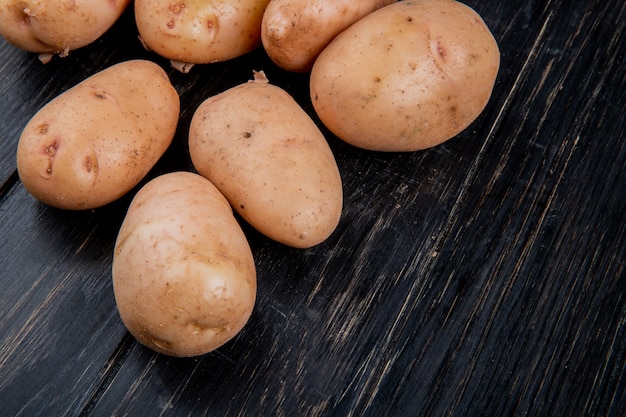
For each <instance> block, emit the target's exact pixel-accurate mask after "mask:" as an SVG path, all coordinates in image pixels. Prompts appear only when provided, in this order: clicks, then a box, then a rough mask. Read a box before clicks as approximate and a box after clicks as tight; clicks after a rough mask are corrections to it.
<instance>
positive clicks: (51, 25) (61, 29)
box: [0, 0, 130, 56]
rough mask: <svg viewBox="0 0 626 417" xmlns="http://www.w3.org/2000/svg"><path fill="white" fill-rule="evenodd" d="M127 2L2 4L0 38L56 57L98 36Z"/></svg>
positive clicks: (10, 0) (27, 0)
mask: <svg viewBox="0 0 626 417" xmlns="http://www.w3.org/2000/svg"><path fill="white" fill-rule="evenodd" d="M129 3H130V0H89V1H87V0H3V1H2V5H0V35H2V36H3V37H4V38H5V39H6V40H7V41H8V42H9V43H11V44H13V45H15V46H18V47H20V48H22V49H25V50H27V51H31V52H38V53H49V54H59V55H61V56H65V55H67V54H68V52H69V51H71V50H74V49H77V48H80V47H83V46H86V45H88V44H90V43H92V42H93V41H95V40H96V39H98V38H99V37H100V36H102V35H103V34H104V33H105V32H106V31H107V30H109V28H110V27H111V26H113V24H114V23H115V22H116V21H117V19H118V18H119V17H120V15H121V14H122V12H123V11H124V10H125V9H126V6H128V4H129Z"/></svg>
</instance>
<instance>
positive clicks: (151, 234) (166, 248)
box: [112, 172, 257, 356]
mask: <svg viewBox="0 0 626 417" xmlns="http://www.w3.org/2000/svg"><path fill="white" fill-rule="evenodd" d="M112 275H113V291H114V295H115V301H116V303H117V307H118V311H119V313H120V317H121V319H122V321H123V322H124V324H125V326H126V327H127V328H128V330H129V331H130V333H131V334H132V335H133V336H134V337H135V338H136V339H137V340H138V341H139V342H140V343H142V344H144V345H145V346H147V347H149V348H151V349H153V350H155V351H157V352H160V353H163V354H166V355H171V356H198V355H202V354H205V353H207V352H210V351H212V350H214V349H217V348H218V347H220V346H222V345H223V344H224V343H226V342H227V341H229V340H230V339H232V338H233V337H234V336H235V335H236V334H237V333H238V332H239V331H240V330H241V329H242V328H243V327H244V325H245V324H246V322H247V321H248V319H249V317H250V315H251V314H252V310H253V308H254V304H255V298H256V288H257V287H256V270H255V265H254V259H253V257H252V253H251V250H250V246H249V244H248V241H247V240H246V237H245V235H244V233H243V231H242V230H241V228H240V226H239V224H238V223H237V220H236V219H235V217H234V216H233V212H232V209H231V207H230V205H229V204H228V201H227V200H226V199H225V198H224V196H223V195H222V194H221V193H220V192H219V191H218V190H217V188H215V186H214V185H213V184H211V183H210V182H209V181H208V180H207V179H205V178H203V177H201V176H200V175H198V174H194V173H191V172H172V173H168V174H164V175H161V176H159V177H156V178H155V179H153V180H151V181H150V182H148V183H147V184H146V185H144V186H143V187H142V188H141V189H140V190H139V191H138V192H137V194H136V195H135V198H134V199H133V201H132V203H131V205H130V206H129V208H128V213H127V214H126V217H125V219H124V222H123V223H122V226H121V228H120V231H119V234H118V237H117V241H116V243H115V252H114V256H113V266H112Z"/></svg>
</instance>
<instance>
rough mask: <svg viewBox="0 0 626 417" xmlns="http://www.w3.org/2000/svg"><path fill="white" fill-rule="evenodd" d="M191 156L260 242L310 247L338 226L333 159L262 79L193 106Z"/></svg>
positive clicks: (292, 104) (307, 123)
mask: <svg viewBox="0 0 626 417" xmlns="http://www.w3.org/2000/svg"><path fill="white" fill-rule="evenodd" d="M189 152H190V154H191V160H192V163H193V165H194V167H195V168H196V169H197V170H198V172H199V173H200V174H202V175H203V176H205V177H206V178H208V179H209V180H211V182H213V183H214V184H215V185H216V186H217V188H219V189H220V191H222V193H223V194H224V195H225V196H226V198H227V199H228V200H229V201H230V203H231V205H232V206H233V208H234V209H235V210H236V211H237V212H238V213H239V214H240V215H241V216H242V217H243V218H244V219H245V220H246V221H247V222H248V223H250V224H251V225H252V226H253V227H254V228H256V229H257V230H258V231H260V232H261V233H263V234H264V235H266V236H268V237H270V238H272V239H274V240H276V241H278V242H281V243H283V244H286V245H289V246H292V247H297V248H307V247H311V246H314V245H317V244H318V243H321V242H322V241H324V240H325V239H326V238H328V237H329V236H330V234H331V233H332V232H333V231H334V230H335V228H336V227H337V224H338V222H339V218H340V216H341V210H342V203H343V190H342V184H341V177H340V175H339V169H338V168H337V163H336V161H335V157H334V155H333V153H332V151H331V149H330V147H329V146H328V143H327V142H326V139H325V138H324V136H323V135H322V133H321V132H320V130H319V129H318V127H317V125H315V123H314V122H313V120H311V118H310V117H309V116H308V114H306V112H305V111H304V110H303V109H302V108H301V107H300V106H299V105H298V103H297V102H296V101H295V100H294V99H293V98H292V97H291V96H290V95H289V94H288V93H287V92H286V91H285V90H283V89H281V88H280V87H277V86H274V85H272V84H269V83H268V82H267V79H266V78H265V77H264V74H263V73H256V75H255V81H252V82H248V83H244V84H241V85H238V86H236V87H233V88H231V89H229V90H227V91H225V92H223V93H221V94H218V95H216V96H213V97H210V98H208V99H207V100H205V101H204V102H203V103H202V104H201V105H200V106H199V107H198V109H197V110H196V112H195V113H194V115H193V118H192V120H191V125H190V128H189Z"/></svg>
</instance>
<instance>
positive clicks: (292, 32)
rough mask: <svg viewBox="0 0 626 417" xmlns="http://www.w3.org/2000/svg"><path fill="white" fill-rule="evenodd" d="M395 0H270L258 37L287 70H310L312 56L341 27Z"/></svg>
mask: <svg viewBox="0 0 626 417" xmlns="http://www.w3.org/2000/svg"><path fill="white" fill-rule="evenodd" d="M395 1H397V0H358V1H355V0H271V1H270V2H269V4H268V5H267V8H266V9H265V13H264V14H263V21H262V23H261V40H262V43H263V47H264V48H265V50H266V52H267V54H268V55H269V57H270V58H271V59H272V61H274V63H275V64H276V65H278V66H279V67H281V68H283V69H286V70H288V71H294V72H306V71H310V70H311V67H312V66H313V62H314V61H315V58H317V56H318V55H319V53H320V52H321V51H322V49H324V47H325V46H326V45H328V43H329V42H330V41H331V40H332V39H333V38H334V37H335V36H337V34H338V33H340V32H341V31H342V30H344V29H345V28H347V27H348V26H350V25H351V24H352V23H354V22H356V21H357V20H358V19H360V18H361V17H363V16H365V15H367V14H368V13H371V12H373V11H374V10H376V9H379V8H381V7H383V6H385V5H387V4H390V3H393V2H395Z"/></svg>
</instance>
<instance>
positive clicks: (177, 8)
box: [169, 3, 186, 14]
mask: <svg viewBox="0 0 626 417" xmlns="http://www.w3.org/2000/svg"><path fill="white" fill-rule="evenodd" d="M185 7H186V6H185V3H174V4H170V7H169V9H170V11H171V12H172V13H174V14H181V13H182V12H183V10H184V9H185Z"/></svg>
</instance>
